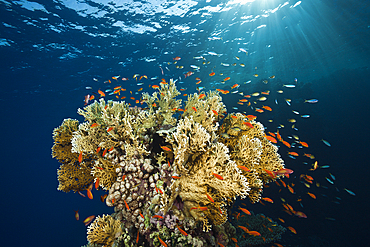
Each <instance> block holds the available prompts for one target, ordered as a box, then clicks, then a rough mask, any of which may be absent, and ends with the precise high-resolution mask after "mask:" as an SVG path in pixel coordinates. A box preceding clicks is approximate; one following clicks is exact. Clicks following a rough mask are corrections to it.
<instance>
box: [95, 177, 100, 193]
mask: <svg viewBox="0 0 370 247" xmlns="http://www.w3.org/2000/svg"><path fill="white" fill-rule="evenodd" d="M98 188H99V177H98V178H96V181H95V189H96V190H97V189H98Z"/></svg>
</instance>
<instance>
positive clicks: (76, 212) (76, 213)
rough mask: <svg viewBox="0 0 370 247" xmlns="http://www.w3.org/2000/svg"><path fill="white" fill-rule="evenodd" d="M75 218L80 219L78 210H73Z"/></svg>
mask: <svg viewBox="0 0 370 247" xmlns="http://www.w3.org/2000/svg"><path fill="white" fill-rule="evenodd" d="M75 218H76V220H79V219H80V214H79V213H78V210H77V211H75Z"/></svg>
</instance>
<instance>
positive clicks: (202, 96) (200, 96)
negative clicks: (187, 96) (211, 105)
mask: <svg viewBox="0 0 370 247" xmlns="http://www.w3.org/2000/svg"><path fill="white" fill-rule="evenodd" d="M204 96H206V95H205V94H204V93H202V94H200V95H199V97H198V99H202V98H204Z"/></svg>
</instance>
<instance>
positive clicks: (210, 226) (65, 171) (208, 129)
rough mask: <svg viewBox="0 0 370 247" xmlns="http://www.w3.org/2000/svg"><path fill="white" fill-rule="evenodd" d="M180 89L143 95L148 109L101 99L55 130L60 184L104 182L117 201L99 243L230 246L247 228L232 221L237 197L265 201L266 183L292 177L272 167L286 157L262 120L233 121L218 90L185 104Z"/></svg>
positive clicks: (102, 221) (167, 87) (92, 239)
mask: <svg viewBox="0 0 370 247" xmlns="http://www.w3.org/2000/svg"><path fill="white" fill-rule="evenodd" d="M179 94H180V93H179V92H178V91H177V89H176V85H175V82H174V81H173V80H170V81H169V83H168V84H165V83H163V84H161V85H160V87H158V91H157V92H155V93H153V94H152V95H149V94H147V93H144V94H143V95H142V102H141V103H142V104H143V103H146V104H147V106H148V107H147V108H140V107H130V106H129V105H128V104H127V103H125V102H116V101H107V102H106V101H105V100H104V99H100V100H99V101H95V102H94V103H92V104H90V105H88V106H86V107H84V109H78V113H79V114H80V115H82V116H83V117H84V118H85V119H84V122H83V123H80V124H79V123H78V122H77V120H71V119H66V120H65V121H63V123H62V125H61V126H60V127H58V128H56V129H55V130H54V132H53V137H54V146H53V148H52V152H53V154H52V155H53V157H55V158H57V159H58V161H59V162H60V163H62V165H61V167H60V168H59V170H58V180H59V187H58V189H59V190H63V191H65V192H68V191H70V190H73V191H81V190H85V189H88V188H89V186H90V188H91V184H92V183H93V182H94V183H95V186H99V187H101V188H102V189H103V190H105V191H107V192H108V196H107V198H106V200H105V203H106V205H107V206H109V207H114V211H115V213H114V214H112V216H104V215H103V216H102V217H98V218H96V219H95V221H94V222H93V223H92V224H91V225H90V226H89V228H88V240H89V243H90V244H92V245H95V244H98V245H103V244H104V245H105V246H112V245H114V244H120V246H123V245H124V246H144V245H145V246H160V245H162V242H161V241H163V242H164V243H166V244H167V245H168V246H217V245H218V244H223V245H225V246H226V245H227V244H228V243H229V242H230V240H229V239H230V238H232V237H234V236H235V233H237V231H239V230H238V229H236V228H235V226H233V225H232V224H230V222H229V220H228V219H229V217H228V215H229V213H230V212H229V211H230V209H231V207H232V205H233V204H234V202H235V201H236V200H237V198H246V197H248V198H249V199H250V201H251V202H253V203H254V202H257V201H258V200H259V199H260V197H261V193H262V190H263V185H264V184H266V183H269V182H271V181H273V180H275V179H276V178H279V177H281V176H283V175H278V176H276V178H271V177H270V176H269V175H268V174H267V173H266V170H269V171H277V170H279V169H282V168H284V163H283V160H282V159H281V158H280V156H279V154H278V153H277V147H276V146H274V145H273V144H272V143H271V142H270V141H268V140H267V139H266V138H265V134H264V128H263V126H262V124H260V123H258V122H255V121H249V120H248V119H247V118H246V116H244V115H243V114H241V113H237V114H229V115H227V116H226V117H225V118H223V115H225V114H226V107H225V105H224V104H223V102H222V98H221V96H220V95H219V93H218V92H216V91H210V92H208V93H199V94H197V93H195V94H192V95H189V96H188V100H187V101H186V102H185V105H184V109H181V106H182V101H181V100H177V99H176V96H178V95H179ZM220 124H221V126H220ZM90 188H89V190H91V189H90ZM251 219H252V218H251ZM248 222H249V221H248Z"/></svg>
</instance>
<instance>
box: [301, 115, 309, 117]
mask: <svg viewBox="0 0 370 247" xmlns="http://www.w3.org/2000/svg"><path fill="white" fill-rule="evenodd" d="M301 117H303V118H309V117H310V115H302V116H301Z"/></svg>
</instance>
